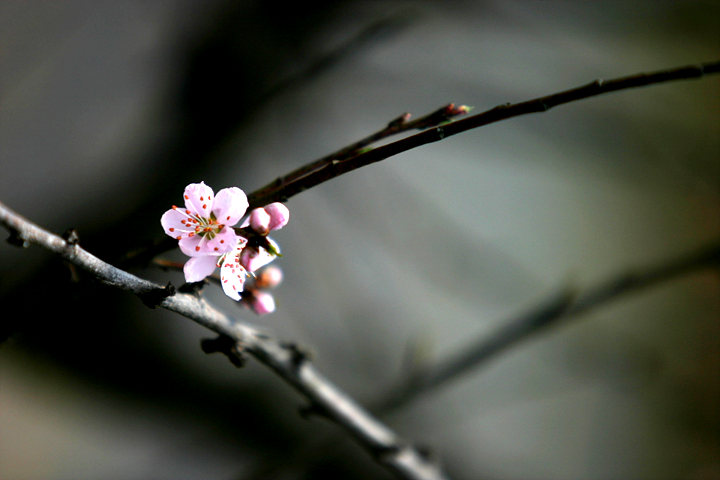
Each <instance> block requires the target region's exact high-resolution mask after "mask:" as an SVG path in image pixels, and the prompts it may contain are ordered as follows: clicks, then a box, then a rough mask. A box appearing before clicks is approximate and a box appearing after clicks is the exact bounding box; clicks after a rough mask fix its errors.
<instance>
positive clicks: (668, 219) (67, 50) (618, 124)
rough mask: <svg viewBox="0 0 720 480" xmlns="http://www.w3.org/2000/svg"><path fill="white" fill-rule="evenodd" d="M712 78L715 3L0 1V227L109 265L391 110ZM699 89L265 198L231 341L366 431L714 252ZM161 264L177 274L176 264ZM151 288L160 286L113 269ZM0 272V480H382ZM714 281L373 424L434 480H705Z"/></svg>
mask: <svg viewBox="0 0 720 480" xmlns="http://www.w3.org/2000/svg"><path fill="white" fill-rule="evenodd" d="M718 58H720V5H719V4H718V2H716V1H693V2H684V1H636V2H620V1H606V2H570V1H563V2H560V1H551V2H529V1H526V2H523V1H497V0H488V1H475V2H371V3H370V2H339V1H337V2H335V1H329V2H321V3H316V4H312V5H308V4H303V2H294V3H292V4H290V5H287V6H282V7H279V6H278V5H276V4H274V3H269V2H259V1H244V2H198V1H194V2H193V1H158V2H10V1H2V2H0V200H1V201H3V202H5V203H6V204H7V205H8V206H9V207H10V208H13V209H14V210H16V211H17V212H19V213H20V214H22V215H24V216H26V217H27V218H29V219H32V220H33V221H35V222H36V223H38V224H40V225H42V226H44V227H46V228H48V229H50V230H52V231H55V232H57V233H62V232H63V231H65V229H67V228H68V227H74V228H76V229H77V230H78V232H79V234H80V238H81V244H82V245H83V246H84V247H85V248H87V249H88V250H90V251H91V252H93V253H95V254H97V255H98V256H100V257H101V258H103V259H105V260H107V261H110V262H116V261H117V260H118V259H119V258H121V256H122V255H123V254H124V253H126V252H127V251H128V250H130V249H132V248H136V247H138V246H141V245H143V244H144V242H147V241H152V240H154V239H157V238H160V237H162V235H163V234H162V230H161V228H160V224H159V219H160V216H161V215H162V213H163V212H164V211H165V210H166V209H167V208H168V207H169V206H170V205H172V204H173V203H178V202H179V201H180V196H181V194H182V190H183V188H184V186H185V185H186V184H188V183H191V182H198V181H200V180H204V181H205V182H206V183H207V184H209V185H211V186H212V187H213V188H215V190H216V191H217V190H219V189H220V188H224V187H228V186H238V187H240V188H243V189H244V190H246V191H252V190H254V189H256V188H258V187H260V186H261V185H263V184H265V183H266V182H268V181H270V180H272V179H274V178H275V177H276V176H278V175H280V174H283V173H285V172H287V171H289V170H291V169H293V168H295V167H297V166H299V165H301V164H303V163H306V162H308V161H310V160H313V159H315V158H318V157H321V156H323V155H325V154H327V153H329V152H331V151H334V150H336V149H338V148H340V147H342V146H344V145H346V144H349V143H351V142H353V141H355V140H357V139H359V138H361V137H363V136H365V135H368V134H370V133H372V132H374V131H376V130H378V129H379V128H381V127H382V126H384V125H385V124H386V123H387V122H388V121H390V120H392V119H394V118H396V117H397V116H398V115H400V114H402V113H403V112H412V113H413V114H415V115H416V116H419V115H422V114H425V113H428V112H430V111H432V110H435V109H436V108H438V107H440V106H442V105H445V104H447V103H449V102H456V103H458V104H466V105H472V106H474V107H475V108H476V112H477V111H482V110H485V109H488V108H491V107H493V106H495V105H498V104H501V103H506V102H519V101H524V100H527V99H531V98H535V97H538V96H542V95H546V94H549V93H553V92H556V91H560V90H563V89H567V88H572V87H575V86H579V85H582V84H585V83H587V82H589V81H592V80H594V79H595V78H613V77H617V76H622V75H627V74H632V73H636V72H641V71H653V70H659V69H664V68H670V67H675V66H681V65H686V64H692V63H699V62H707V61H713V60H716V59H718ZM719 82H720V80H718V78H717V77H713V78H707V79H702V80H693V81H684V82H676V83H671V84H666V85H659V86H653V87H650V88H645V89H639V90H632V91H626V92H620V93H616V94H611V95H606V96H601V97H597V98H593V99H589V100H584V101H581V102H577V103H573V104H570V105H566V106H562V107H559V108H557V109H554V110H551V111H549V112H547V113H545V114H541V115H532V116H527V117H523V118H517V119H512V120H509V121H504V122H501V123H497V124H494V125H490V126H487V127H484V128H482V129H478V130H474V131H471V132H467V133H464V134H462V135H459V136H455V137H452V138H450V139H447V140H446V141H443V142H440V143H436V144H433V145H429V146H425V147H422V148H419V149H416V150H413V151H410V152H407V153H404V154H402V155H400V156H398V157H395V158H392V159H389V160H387V161H385V162H382V163H380V164H376V165H373V166H371V167H367V168H363V169H361V170H358V171H356V172H353V173H350V174H348V175H346V176H343V177H341V178H338V179H335V180H333V181H331V182H329V183H326V184H323V185H321V186H319V187H316V188H314V189H312V190H310V191H307V192H304V193H302V194H301V195H298V196H297V197H294V198H292V199H291V200H290V201H289V202H288V206H289V208H290V210H291V214H292V217H291V221H290V224H289V225H288V227H286V228H285V229H283V230H282V231H281V232H278V234H277V235H276V236H275V239H276V240H277V241H278V242H279V243H280V245H281V246H282V249H283V252H284V254H285V256H284V257H283V258H282V259H280V260H279V261H278V262H277V264H278V265H279V266H281V267H282V268H283V270H284V272H285V277H286V280H285V282H284V283H283V284H282V285H281V287H280V288H279V289H278V290H277V291H276V300H277V304H278V310H277V312H276V313H274V314H272V315H268V316H266V317H261V318H258V317H255V316H254V315H253V314H252V313H250V312H249V311H247V310H243V309H239V308H238V306H237V305H235V304H234V302H232V300H230V299H228V298H226V297H224V296H223V295H222V293H221V292H220V289H219V288H217V287H213V286H211V287H208V288H207V289H206V294H207V296H208V298H209V299H210V300H211V301H212V302H213V303H214V304H215V305H216V306H217V307H218V308H220V309H222V310H224V311H226V312H228V313H231V314H235V315H238V316H241V317H242V318H245V319H247V320H250V321H255V322H257V323H259V324H261V325H263V326H264V328H265V329H266V330H267V331H268V332H270V333H271V334H273V335H275V336H277V337H279V338H281V339H284V340H288V341H296V342H298V343H300V344H301V345H304V346H306V347H307V348H309V349H311V350H312V351H313V352H314V356H315V360H316V363H317V365H318V367H319V369H320V370H321V371H323V372H324V373H325V374H326V375H327V376H328V377H329V378H330V379H331V380H333V381H334V382H336V383H337V384H338V385H339V386H340V387H341V388H343V389H345V390H346V391H348V392H349V393H350V394H352V395H353V396H355V397H356V398H357V399H358V400H360V401H361V402H363V403H365V404H372V402H373V401H375V400H377V399H378V398H380V397H381V396H382V395H383V394H384V393H385V392H386V391H388V389H390V388H391V387H392V386H393V385H396V384H397V383H398V381H399V379H401V378H402V376H403V375H404V374H405V373H406V371H405V370H404V368H405V366H404V365H406V363H407V361H406V359H407V358H408V355H409V354H408V352H414V355H415V356H416V357H420V358H421V359H424V360H427V361H432V360H433V359H439V358H443V357H444V356H445V355H447V354H450V353H452V352H453V351H455V350H457V349H458V348H460V347H462V346H464V345H466V344H467V343H468V342H470V341H472V340H473V339H477V338H482V337H483V336H484V335H487V334H489V333H490V332H492V331H493V330H494V329H495V328H497V327H498V326H499V325H502V324H503V321H504V320H506V319H508V318H511V317H512V316H513V315H517V314H518V313H520V312H523V311H525V310H527V309H530V308H532V306H534V305H536V304H538V303H539V302H541V301H542V300H543V299H544V298H546V297H548V296H549V295H552V294H554V293H555V292H556V291H557V290H558V289H560V288H563V287H564V286H566V285H568V284H571V285H574V286H576V287H577V288H580V289H583V288H588V287H591V286H593V285H595V284H597V283H598V282H601V281H604V280H607V279H609V278H612V277H613V276H615V275H618V274H620V273H624V272H626V271H628V269H631V268H643V267H647V266H652V265H659V264H661V263H662V262H664V261H667V260H669V259H672V258H674V257H676V256H678V255H682V254H683V253H685V252H689V251H692V250H694V249H696V248H699V247H701V246H703V245H705V244H707V243H708V242H711V241H713V240H717V239H718V238H720V211H719V208H718V206H719V205H720V166H719V161H718V159H719V158H720V135H718V134H719V133H720V88H719V87H720V83H719ZM165 257H166V258H169V259H174V260H181V256H179V255H178V254H177V252H174V253H173V252H170V253H168V254H167V255H166V256H165ZM133 273H136V274H137V275H140V276H143V277H145V278H149V279H152V280H154V281H157V282H159V283H163V284H164V283H166V282H167V281H172V282H173V283H175V284H176V285H180V284H181V283H182V276H181V274H179V273H176V272H164V271H161V270H158V269H153V268H136V269H134V270H133ZM71 278H72V276H71V272H70V270H69V269H68V268H67V266H66V265H63V264H62V262H60V261H58V260H57V259H55V258H53V257H52V256H51V255H49V254H47V253H45V252H44V251H42V250H41V249H39V248H37V247H33V248H30V249H27V250H21V249H17V248H14V247H12V246H10V245H8V244H5V243H3V244H2V245H0V294H1V295H2V300H3V309H2V313H0V319H1V326H2V333H3V337H8V339H7V340H6V341H5V342H4V343H3V344H2V345H0V478H3V479H7V480H20V479H90V478H103V479H121V478H122V479H159V478H168V479H171V478H172V479H184V478H188V479H190V478H203V479H309V478H344V479H354V478H357V479H361V478H389V474H388V473H387V472H386V471H385V470H383V469H382V468H380V467H378V466H377V465H375V464H374V463H373V462H372V460H371V459H370V457H369V455H367V454H366V453H365V452H364V451H363V450H362V449H361V448H360V447H359V446H358V445H356V444H355V443H354V442H352V441H351V440H349V439H347V438H345V436H344V435H343V434H342V433H340V431H339V429H338V428H337V427H336V426H334V425H332V424H329V423H328V422H326V421H324V420H323V419H320V418H311V419H309V420H304V419H302V418H301V417H300V415H298V407H302V406H303V405H304V401H303V400H302V399H301V398H300V397H299V396H298V395H297V394H296V393H295V392H294V391H292V390H291V389H290V388H289V387H287V386H285V385H284V384H283V383H282V381H281V380H280V379H279V378H276V377H275V376H274V375H272V374H271V373H270V372H269V371H268V370H266V369H265V368H264V367H262V366H260V365H258V364H256V363H255V362H250V364H249V365H248V366H247V367H246V368H244V369H241V370H237V369H235V368H234V367H233V366H232V365H230V363H229V362H228V361H227V359H226V358H224V357H221V356H219V355H213V356H208V355H205V354H203V353H202V351H201V350H200V348H199V340H200V339H201V338H204V337H209V336H211V335H209V334H208V332H206V331H205V330H204V329H202V328H201V327H199V326H197V325H195V324H193V323H192V322H191V321H189V320H187V319H185V318H182V317H179V316H177V315H174V314H171V313H169V312H166V311H159V310H149V309H147V308H146V307H144V306H143V305H142V303H141V302H140V301H139V300H138V299H137V298H134V297H132V296H131V295H128V294H125V293H123V292H119V291H114V290H112V289H109V288H106V287H101V286H97V285H95V284H93V283H92V282H89V281H87V279H84V280H83V281H80V282H77V283H76V282H72V281H71ZM719 318H720V281H719V279H718V275H717V271H698V272H696V273H693V274H691V275H686V276H683V277H681V278H677V279H675V280H673V281H669V282H666V283H663V284H662V285H660V286H657V287H655V288H652V289H649V290H647V291H643V292H640V293H637V294H633V295H628V296H626V297H623V298H622V299H619V300H617V301H613V302H610V303H608V304H607V305H606V306H604V307H602V308H599V309H596V310H595V311H593V312H592V313H590V314H588V315H585V316H583V317H581V318H578V319H575V320H573V321H572V322H568V323H566V324H563V325H562V326H560V327H558V328H555V329H552V330H550V331H548V332H545V333H544V334H542V335H540V336H537V337H535V338H533V339H531V340H530V341H527V342H524V343H522V344H521V345H518V346H517V347H516V348H514V349H512V350H511V351H508V352H506V353H505V354H503V355H502V356H499V357H497V358H495V359H493V361H492V362H489V363H488V364H486V365H482V366H481V368H479V369H477V370H475V371H473V372H472V373H470V374H468V375H465V376H463V377H461V378H459V379H457V380H456V381H455V382H453V383H452V384H449V385H447V386H445V387H443V388H441V389H438V390H437V391H434V392H431V393H430V394H427V395H425V396H423V397H422V398H420V399H418V400H417V401H415V402H413V403H411V404H409V405H407V406H406V407H404V408H402V409H400V410H399V411H397V412H395V413H393V414H392V415H387V416H384V417H383V420H384V421H386V422H387V423H388V424H389V425H390V426H391V427H392V428H393V429H395V430H396V431H397V432H398V433H399V434H400V435H402V436H403V437H404V438H406V439H408V440H410V441H413V442H416V443H418V444H422V445H425V446H427V447H428V448H430V450H431V451H432V452H433V454H435V455H437V457H438V458H439V459H440V460H441V462H442V464H443V465H444V466H445V468H446V470H447V471H448V472H449V473H450V475H451V476H452V477H453V478H456V479H477V478H493V479H518V478H523V479H531V478H538V479H540V478H556V479H596V478H597V479H600V478H603V479H609V478H615V479H631V478H632V479H640V478H647V479H677V478H688V479H711V478H719V477H720V439H719V436H718V432H720V320H719Z"/></svg>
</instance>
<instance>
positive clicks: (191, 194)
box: [183, 182, 215, 218]
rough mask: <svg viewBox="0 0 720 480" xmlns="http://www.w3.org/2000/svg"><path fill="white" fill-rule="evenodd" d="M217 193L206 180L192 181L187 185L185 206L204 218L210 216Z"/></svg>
mask: <svg viewBox="0 0 720 480" xmlns="http://www.w3.org/2000/svg"><path fill="white" fill-rule="evenodd" d="M214 196H215V194H214V193H213V190H212V188H210V187H208V186H207V185H205V182H200V183H191V184H190V185H188V186H187V187H185V194H184V195H183V198H184V199H185V208H187V209H188V210H190V211H191V212H192V213H193V214H195V215H198V216H200V217H203V218H210V212H211V211H212V209H213V200H214V198H213V197H214Z"/></svg>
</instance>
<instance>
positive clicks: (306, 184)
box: [248, 61, 720, 208]
mask: <svg viewBox="0 0 720 480" xmlns="http://www.w3.org/2000/svg"><path fill="white" fill-rule="evenodd" d="M717 73H720V61H717V62H711V63H704V64H701V65H694V66H693V65H691V66H687V67H680V68H674V69H670V70H662V71H659V72H654V73H639V74H636V75H631V76H628V77H621V78H616V79H613V80H601V79H599V80H595V81H594V82H592V83H589V84H587V85H584V86H582V87H577V88H573V89H571V90H565V91H563V92H559V93H554V94H552V95H547V96H545V97H540V98H536V99H534V100H528V101H526V102H522V103H516V104H505V105H499V106H497V107H495V108H493V109H490V110H488V111H486V112H483V113H479V114H477V115H473V116H470V117H467V118H465V119H462V120H457V121H454V122H451V123H448V124H447V125H440V126H437V127H435V128H432V129H429V130H425V131H424V132H421V133H418V134H415V135H412V136H410V137H407V138H403V139H401V140H398V141H396V142H393V143H390V144H388V145H383V146H380V147H377V148H375V149H373V150H370V151H367V152H364V153H360V154H358V155H356V156H354V157H352V158H349V159H347V160H344V161H339V162H330V163H329V164H326V165H325V166H324V167H322V168H319V169H317V170H314V171H312V172H311V173H309V174H307V175H305V176H302V177H300V178H298V179H296V180H294V181H291V182H289V183H285V184H279V185H276V186H275V187H274V188H269V185H268V186H266V187H263V188H262V189H260V190H258V191H257V192H253V193H251V194H250V195H249V197H248V199H249V201H250V207H251V208H256V207H261V206H264V205H267V204H269V203H272V202H285V201H287V200H288V199H289V198H290V197H292V196H294V195H297V194H298V193H300V192H303V191H305V190H307V189H309V188H312V187H314V186H316V185H319V184H321V183H323V182H327V181H328V180H332V179H333V178H335V177H338V176H340V175H342V174H344V173H348V172H351V171H353V170H355V169H358V168H360V167H364V166H366V165H370V164H372V163H376V162H379V161H381V160H385V159H387V158H389V157H392V156H394V155H398V154H400V153H403V152H406V151H408V150H411V149H413V148H416V147H419V146H422V145H426V144H428V143H434V142H438V141H440V140H442V139H444V138H447V137H451V136H453V135H457V134H458V133H462V132H465V131H468V130H471V129H474V128H478V127H482V126H484V125H488V124H491V123H495V122H499V121H501V120H507V119H508V118H513V117H518V116H521V115H527V114H530V113H540V112H546V111H547V110H549V109H551V108H553V107H555V106H558V105H562V104H565V103H570V102H574V101H576V100H582V99H584V98H589V97H594V96H597V95H602V94H604V93H609V92H615V91H618V90H625V89H629V88H637V87H644V86H646V85H651V84H656V83H663V82H669V81H674V80H686V79H689V78H699V77H702V76H704V75H712V74H717ZM314 163H315V162H313V163H311V164H309V165H313V164H314ZM271 185H272V184H271Z"/></svg>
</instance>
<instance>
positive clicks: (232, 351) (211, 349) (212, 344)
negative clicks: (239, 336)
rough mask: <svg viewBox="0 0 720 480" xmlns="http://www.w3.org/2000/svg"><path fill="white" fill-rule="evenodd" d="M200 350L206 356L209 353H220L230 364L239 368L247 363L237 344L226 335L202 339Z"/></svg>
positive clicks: (245, 356)
mask: <svg viewBox="0 0 720 480" xmlns="http://www.w3.org/2000/svg"><path fill="white" fill-rule="evenodd" d="M200 348H202V351H203V352H205V353H207V354H208V355H209V354H211V353H217V352H219V353H222V354H224V355H226V356H227V357H228V360H230V363H232V364H233V365H235V366H236V367H238V368H240V367H242V366H244V365H245V363H246V362H247V355H246V354H245V352H244V351H243V349H242V347H241V346H240V344H239V343H238V342H236V341H235V340H233V339H232V338H230V337H229V336H227V335H219V336H218V337H217V338H203V339H202V340H200Z"/></svg>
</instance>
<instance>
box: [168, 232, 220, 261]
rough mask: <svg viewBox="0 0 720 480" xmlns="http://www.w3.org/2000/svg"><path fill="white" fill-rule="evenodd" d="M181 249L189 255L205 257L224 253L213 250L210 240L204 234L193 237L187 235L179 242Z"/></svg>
mask: <svg viewBox="0 0 720 480" xmlns="http://www.w3.org/2000/svg"><path fill="white" fill-rule="evenodd" d="M178 246H179V247H180V251H182V252H183V253H184V254H185V255H187V256H188V257H204V256H208V255H209V256H215V257H217V256H220V255H222V253H220V252H219V251H218V252H215V251H213V249H212V247H209V244H208V241H207V240H206V239H205V237H203V236H202V235H193V236H192V237H185V238H183V239H182V240H180V241H179V242H178Z"/></svg>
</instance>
